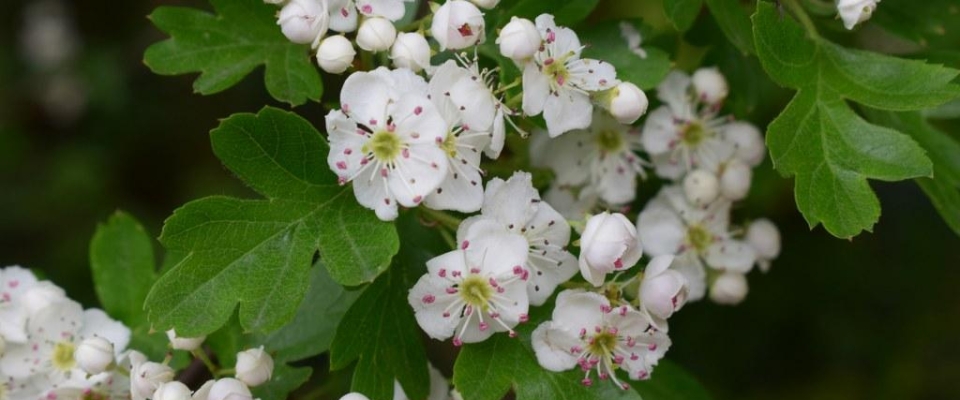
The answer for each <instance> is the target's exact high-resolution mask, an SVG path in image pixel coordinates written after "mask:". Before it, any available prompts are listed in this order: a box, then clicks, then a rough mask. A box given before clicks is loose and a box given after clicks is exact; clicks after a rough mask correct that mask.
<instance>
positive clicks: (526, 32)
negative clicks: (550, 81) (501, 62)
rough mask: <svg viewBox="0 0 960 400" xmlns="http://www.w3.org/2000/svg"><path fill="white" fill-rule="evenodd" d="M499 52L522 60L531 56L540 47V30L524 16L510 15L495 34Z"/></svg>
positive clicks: (510, 57)
mask: <svg viewBox="0 0 960 400" xmlns="http://www.w3.org/2000/svg"><path fill="white" fill-rule="evenodd" d="M497 44H498V45H500V54H502V55H503V56H504V57H507V58H509V59H512V60H516V61H522V60H526V59H528V58H530V57H533V55H534V54H536V53H537V50H539V49H540V31H538V30H537V26H536V25H534V24H533V22H532V21H530V20H529V19H526V18H517V17H511V18H510V22H508V23H507V24H506V25H504V26H503V28H502V29H500V34H499V35H498V36H497Z"/></svg>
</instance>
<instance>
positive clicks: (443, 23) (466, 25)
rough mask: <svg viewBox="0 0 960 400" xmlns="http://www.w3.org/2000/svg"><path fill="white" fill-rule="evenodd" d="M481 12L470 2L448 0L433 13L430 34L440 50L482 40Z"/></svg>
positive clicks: (458, 47)
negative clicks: (438, 44)
mask: <svg viewBox="0 0 960 400" xmlns="http://www.w3.org/2000/svg"><path fill="white" fill-rule="evenodd" d="M483 31H484V22H483V13H481V12H480V9H479V8H477V6H475V5H473V4H472V3H470V2H468V1H464V0H450V1H448V2H446V3H443V5H442V6H440V8H438V9H437V11H436V12H435V13H434V14H433V23H431V24H430V34H431V35H433V38H434V39H436V40H437V43H440V50H441V51H443V50H446V49H454V50H458V49H463V48H467V47H470V46H473V45H475V44H477V43H480V42H481V41H482V40H483Z"/></svg>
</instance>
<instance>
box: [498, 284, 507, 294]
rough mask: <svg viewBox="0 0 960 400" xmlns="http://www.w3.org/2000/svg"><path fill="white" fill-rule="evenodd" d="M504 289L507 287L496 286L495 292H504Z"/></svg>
mask: <svg viewBox="0 0 960 400" xmlns="http://www.w3.org/2000/svg"><path fill="white" fill-rule="evenodd" d="M506 291H507V289H504V288H503V286H497V293H503V292H506Z"/></svg>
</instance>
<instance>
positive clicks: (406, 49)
mask: <svg viewBox="0 0 960 400" xmlns="http://www.w3.org/2000/svg"><path fill="white" fill-rule="evenodd" d="M390 59H392V60H393V65H395V66H397V67H398V68H407V69H409V70H412V71H413V72H419V71H421V70H423V69H425V68H427V67H429V66H430V44H429V43H427V38H425V37H423V35H421V34H419V33H416V32H412V33H401V34H399V35H397V40H396V41H394V42H393V47H392V48H390Z"/></svg>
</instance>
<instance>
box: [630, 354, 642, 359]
mask: <svg viewBox="0 0 960 400" xmlns="http://www.w3.org/2000/svg"><path fill="white" fill-rule="evenodd" d="M639 359H640V356H638V355H637V353H630V360H631V361H637V360H639Z"/></svg>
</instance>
